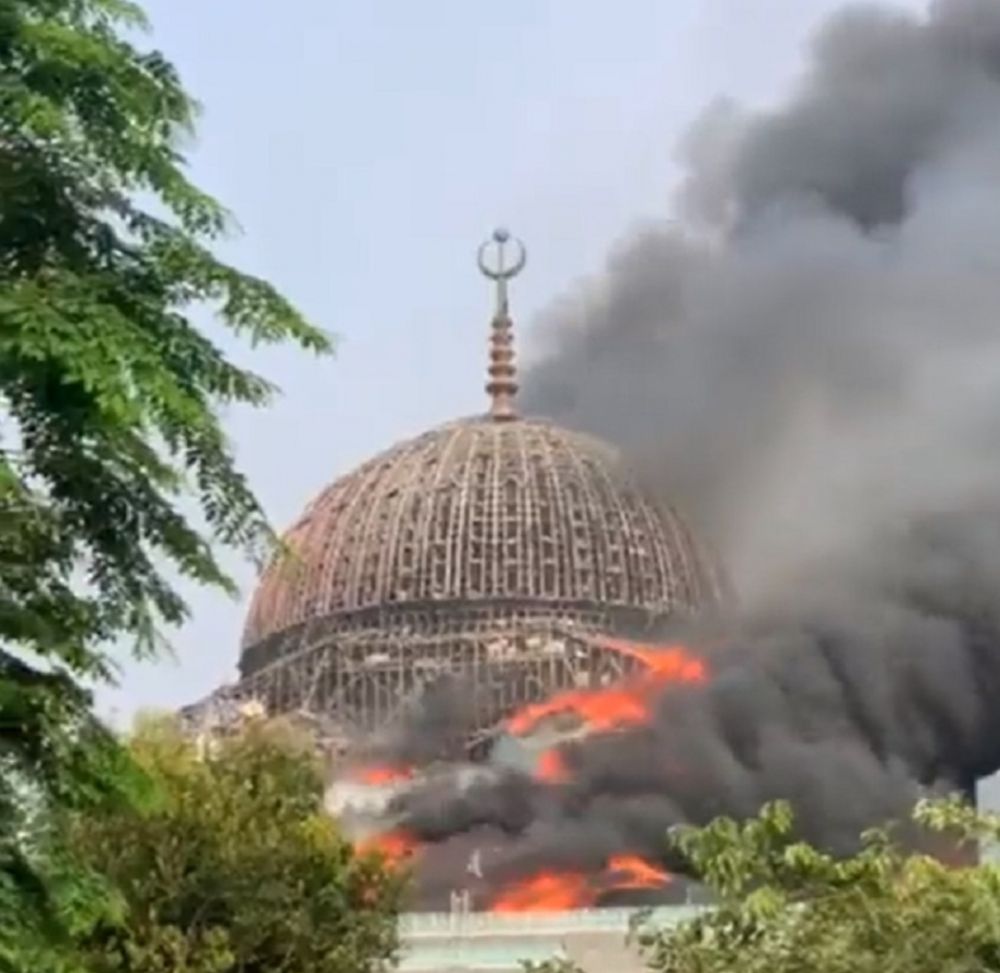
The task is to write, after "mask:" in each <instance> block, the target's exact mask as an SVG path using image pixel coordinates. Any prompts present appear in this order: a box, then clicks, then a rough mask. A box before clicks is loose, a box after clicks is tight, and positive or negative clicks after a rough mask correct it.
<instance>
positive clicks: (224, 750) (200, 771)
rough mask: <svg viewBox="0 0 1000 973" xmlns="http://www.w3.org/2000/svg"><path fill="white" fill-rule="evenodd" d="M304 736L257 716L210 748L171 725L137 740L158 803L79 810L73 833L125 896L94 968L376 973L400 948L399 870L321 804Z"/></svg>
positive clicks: (96, 948)
mask: <svg viewBox="0 0 1000 973" xmlns="http://www.w3.org/2000/svg"><path fill="white" fill-rule="evenodd" d="M307 744H308V741H304V740H301V739H300V738H298V737H297V736H296V735H295V734H294V733H293V732H292V731H291V730H289V728H287V727H285V726H282V725H281V724H276V723H270V724H269V723H265V722H264V721H258V722H255V723H252V724H250V726H249V727H248V729H247V730H246V731H245V732H243V733H241V734H240V735H238V736H235V737H232V738H229V739H224V740H222V741H221V742H220V743H219V744H218V746H216V747H211V748H208V749H200V748H199V747H198V746H197V744H196V743H194V742H191V741H190V740H187V739H185V738H184V737H183V736H181V735H180V733H179V732H178V731H177V729H176V728H175V727H174V726H173V724H172V723H171V722H169V721H161V722H157V723H150V724H147V725H146V726H145V727H144V728H143V729H142V730H141V731H140V732H139V733H138V735H137V736H136V738H135V740H134V741H133V744H132V746H133V750H134V753H135V755H136V758H137V760H138V761H139V763H140V764H141V765H142V766H143V767H144V768H145V769H146V771H147V772H148V774H149V775H150V777H151V778H152V779H153V780H154V781H155V782H156V783H157V785H158V789H159V791H160V794H161V795H162V800H161V803H160V804H159V806H158V807H156V808H155V809H154V810H153V811H152V812H150V813H147V814H136V813H134V812H131V811H130V810H128V809H127V808H126V809H123V810H121V811H119V812H117V813H115V814H112V815H101V816H93V817H83V818H82V819H81V820H80V821H79V823H78V825H77V829H76V833H75V836H74V838H75V840H74V843H75V844H76V846H77V847H79V848H81V849H82V850H83V851H84V853H85V855H86V857H87V860H88V861H89V863H90V864H91V865H92V866H93V868H94V869H95V870H96V871H98V872H101V873H104V874H107V875H109V876H110V877H111V878H112V880H113V881H114V883H115V885H116V887H117V888H119V889H120V890H121V892H122V894H123V895H124V898H125V900H126V901H127V903H128V908H127V914H126V918H125V921H124V923H122V924H117V925H110V926H107V927H105V928H100V929H98V930H97V932H96V933H95V934H94V935H93V936H92V937H91V941H90V950H89V953H88V957H87V958H88V961H89V964H90V969H91V970H93V971H94V973H112V971H115V973H129V971H135V973H140V971H141V973H156V971H162V973H175V971H184V973H228V971H235V970H239V971H241V973H257V971H259V973H368V971H371V970H375V969H378V968H379V967H380V965H381V964H382V963H383V962H385V961H388V960H389V959H391V958H392V956H393V954H394V950H395V946H396V922H395V917H396V910H397V908H398V904H399V897H400V893H401V886H402V878H401V877H400V876H398V875H396V874H395V873H394V872H392V871H391V870H387V869H385V868H383V867H382V865H381V864H380V863H379V862H378V861H377V860H375V859H374V858H367V857H356V856H355V854H354V853H353V851H352V849H351V847H350V845H349V844H348V843H347V842H346V841H344V840H343V839H342V838H341V837H340V836H339V835H338V833H337V829H336V825H335V824H334V822H333V820H332V819H331V818H330V817H329V816H327V815H326V814H325V813H324V812H323V810H322V794H323V786H322V777H321V774H320V772H319V768H318V767H317V765H316V763H315V758H314V757H313V754H312V751H311V750H310V749H309V747H308V745H307Z"/></svg>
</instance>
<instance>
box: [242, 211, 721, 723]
mask: <svg viewBox="0 0 1000 973" xmlns="http://www.w3.org/2000/svg"><path fill="white" fill-rule="evenodd" d="M509 242H510V241H509V237H508V236H507V234H506V233H505V232H503V231H498V232H497V233H496V234H495V235H494V238H493V240H492V241H491V243H490V244H484V246H483V248H482V249H481V250H480V255H479V263H480V268H481V269H482V270H483V272H484V273H485V274H487V276H489V277H491V278H492V279H493V280H494V281H495V282H496V286H497V305H496V312H495V314H494V317H493V322H492V328H491V331H492V334H491V340H490V365H489V381H488V383H487V391H488V393H489V395H490V400H491V406H490V411H489V413H488V414H487V415H485V416H481V417H475V418H471V419H464V420H461V421H458V422H453V423H450V424H448V425H445V426H442V427H440V428H438V429H435V430H432V431H430V432H427V433H425V434H424V435H421V436H418V437H416V438H415V439H412V440H410V441H407V442H404V443H401V444H399V445H396V446H394V447H392V448H391V449H389V450H387V451H386V452H383V453H382V454H380V455H378V456H376V457H375V458H373V459H371V460H369V461H368V462H366V463H364V464H363V465H362V466H361V467H360V468H359V469H357V470H355V471H354V472H352V473H350V474H348V475H347V476H344V477H343V478H341V479H339V480H337V481H336V482H335V483H333V484H332V485H331V486H330V487H328V488H327V489H326V490H324V491H323V492H322V493H320V495H319V496H318V497H317V498H316V499H315V500H314V501H313V502H312V503H311V504H310V506H309V507H308V508H307V510H306V511H305V513H304V514H303V516H302V517H301V519H300V520H299V521H298V523H296V524H295V526H293V527H292V528H291V530H290V531H289V532H288V534H287V535H286V542H287V546H288V548H289V550H290V552H291V556H286V557H283V558H282V559H281V560H280V561H278V562H277V563H275V564H273V565H272V566H271V567H270V568H269V569H268V570H267V572H266V573H265V574H264V577H263V578H262V580H261V582H260V585H259V587H258V589H257V592H256V594H255V596H254V598H253V602H252V605H251V608H250V612H249V616H248V619H247V623H246V630H245V634H244V638H243V646H242V655H241V662H240V670H241V676H242V683H241V685H243V686H248V687H250V688H251V690H252V692H253V694H254V695H256V696H259V697H260V696H262V697H263V698H265V700H266V701H267V703H268V705H269V708H274V709H277V710H280V711H285V710H289V709H298V708H307V709H310V710H312V711H315V712H320V713H324V714H328V715H330V716H332V717H333V718H334V719H335V720H336V722H337V723H338V724H341V725H343V726H345V727H347V728H348V731H350V730H352V729H353V730H354V731H361V732H370V731H371V730H373V729H377V728H378V727H380V726H382V725H384V724H386V723H387V722H389V721H391V720H392V718H393V716H394V714H396V713H398V712H399V709H400V706H402V705H403V704H405V702H406V700H407V699H408V698H410V697H412V696H415V695H417V694H419V693H420V692H421V691H422V690H423V689H425V688H426V687H427V685H428V684H429V683H434V682H436V681H438V680H440V679H442V678H445V677H450V678H463V677H464V678H466V679H468V680H471V682H472V683H473V684H474V687H475V692H474V696H475V699H476V707H477V714H476V717H475V720H474V722H475V723H476V724H478V726H479V727H480V728H485V727H487V726H489V725H490V724H491V723H493V722H495V721H496V720H497V719H498V718H499V717H500V716H502V715H503V714H504V713H505V712H509V710H510V709H511V707H513V706H516V705H521V704H523V703H524V702H527V701H531V700H534V699H540V698H544V697H546V696H548V695H550V694H551V693H552V692H553V691H556V690H558V689H561V688H566V687H570V686H572V687H580V686H583V685H589V684H592V683H594V682H595V681H597V682H598V683H600V682H601V681H608V680H610V679H612V678H618V677H620V675H621V672H620V668H621V666H622V665H624V664H626V663H625V662H623V660H621V659H619V658H617V657H615V658H605V656H606V655H607V650H605V649H603V648H602V647H601V646H600V644H599V642H598V641H596V639H597V637H598V636H600V635H601V634H610V635H614V634H626V633H628V632H634V631H636V630H643V629H647V628H648V627H649V626H650V625H651V624H657V623H660V622H662V621H664V620H666V619H668V618H675V617H683V616H686V615H690V614H691V613H693V612H695V611H697V610H698V609H699V608H701V607H703V606H705V605H706V604H711V603H713V602H715V601H716V600H717V599H718V597H719V585H718V582H717V578H716V575H715V572H714V570H713V568H712V566H711V564H710V563H709V561H708V560H707V558H706V557H705V555H704V554H703V552H702V551H701V549H700V547H699V545H698V544H697V542H696V541H695V539H694V538H693V537H692V535H691V533H690V531H689V530H688V529H687V527H686V526H685V524H684V523H683V521H682V520H681V518H680V517H679V516H678V515H677V514H676V513H675V512H674V511H672V510H670V509H664V508H663V507H661V506H659V505H657V504H656V503H655V502H654V501H653V500H652V499H651V498H650V497H649V496H647V495H646V494H644V493H643V491H642V490H641V488H640V487H639V486H638V485H637V484H636V483H635V482H634V481H633V480H632V479H631V478H630V477H629V476H628V474H627V473H626V471H625V470H624V469H623V468H622V466H621V464H620V463H619V461H618V457H617V455H616V453H615V451H614V450H613V449H612V448H611V447H610V446H608V445H606V444H605V443H602V442H600V441H598V440H595V439H593V438H591V437H589V436H585V435H582V434H579V433H576V432H571V431H569V430H566V429H561V428H558V427H556V426H553V425H551V424H549V423H546V422H543V421H539V420H535V419H525V418H520V417H519V416H518V415H517V413H516V410H515V396H516V392H517V383H516V373H515V368H514V354H513V336H512V323H511V319H510V315H509V310H508V301H507V283H508V281H509V280H510V278H511V277H513V276H514V275H515V274H517V273H518V272H519V271H520V269H521V268H522V267H523V265H524V259H525V252H524V248H523V246H521V245H520V244H519V243H517V244H516V260H515V261H514V263H513V264H510V265H508V264H506V263H505V258H506V257H507V256H508V250H507V244H508V243H509ZM491 244H492V246H493V247H494V248H495V251H494V254H493V255H494V256H495V263H493V264H488V263H487V256H489V253H488V250H489V248H490V246H491Z"/></svg>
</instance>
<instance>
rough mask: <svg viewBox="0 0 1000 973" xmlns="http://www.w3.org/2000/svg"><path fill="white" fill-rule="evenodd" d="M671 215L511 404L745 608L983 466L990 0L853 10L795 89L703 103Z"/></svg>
mask: <svg viewBox="0 0 1000 973" xmlns="http://www.w3.org/2000/svg"><path fill="white" fill-rule="evenodd" d="M681 161H682V162H683V163H684V165H685V166H686V175H685V178H684V180H683V183H682V185H681V188H680V190H679V193H678V205H677V210H678V214H679V221H677V222H673V223H671V224H669V225H665V226H652V227H649V228H647V229H645V230H644V231H643V232H641V233H639V234H637V235H636V236H634V237H633V238H631V239H628V240H626V241H624V242H623V243H621V244H620V245H619V246H618V247H617V248H616V249H615V251H614V253H613V254H612V256H611V257H610V259H609V261H608V265H607V268H606V270H605V272H604V273H603V274H602V275H601V276H599V277H598V278H596V279H594V280H592V281H589V282H588V283H587V284H586V285H585V286H584V287H582V288H581V290H580V292H579V293H577V294H575V295H573V296H572V298H570V299H567V300H564V301H562V302H560V303H559V304H558V305H557V306H556V307H555V308H553V309H552V310H551V311H550V312H549V313H548V314H546V315H545V316H544V320H543V322H542V327H541V332H540V335H541V345H542V350H543V352H544V354H543V357H542V359H541V360H540V361H539V362H538V363H537V365H536V367H534V368H533V370H531V371H530V373H529V374H528V375H527V377H526V379H525V392H524V398H525V408H526V409H529V410H530V411H533V412H538V413H541V414H544V415H549V416H552V417H553V418H555V419H557V420H559V421H560V422H564V423H567V424H570V425H574V426H577V427H581V428H584V429H587V430H590V431H593V432H595V433H598V434H600V435H603V436H605V437H607V438H608V439H610V440H612V441H614V442H616V443H619V444H621V445H624V446H626V447H628V448H629V449H630V450H631V452H632V454H633V455H634V456H639V457H641V458H642V460H643V461H644V463H645V464H646V465H647V469H648V472H649V473H650V475H651V478H652V479H653V482H654V483H655V485H656V486H657V487H659V488H661V489H662V490H663V492H664V493H665V494H667V495H668V496H669V497H670V498H671V500H672V501H674V502H675V503H677V504H679V505H680V506H681V507H683V508H685V509H686V510H687V511H688V513H689V515H690V516H692V517H693V518H694V520H695V521H696V523H697V525H698V526H699V528H700V529H701V531H702V533H703V534H706V535H707V536H708V537H709V539H710V540H712V541H713V542H714V543H715V544H716V546H717V547H718V548H719V550H720V553H721V554H722V555H723V557H724V560H725V563H726V564H727V566H728V567H729V569H730V571H731V572H732V573H733V576H734V580H735V582H736V586H737V588H738V589H739V591H740V592H741V594H742V596H743V597H744V598H746V599H750V600H751V601H757V600H758V599H760V598H762V597H765V596H771V595H775V596H777V597H779V598H781V600H782V601H783V602H784V600H785V595H784V591H785V586H786V584H787V583H788V581H789V579H790V578H794V577H796V576H797V575H798V573H799V572H800V570H801V568H802V565H803V562H805V561H812V560H814V559H816V558H817V557H826V556H827V555H828V554H829V553H830V551H831V550H836V551H845V550H850V551H852V552H853V553H854V554H855V555H857V554H858V553H859V550H860V551H863V549H864V548H865V547H866V546H867V545H866V541H867V538H868V537H869V536H870V534H871V531H872V529H873V528H875V527H879V526H882V525H884V524H886V523H887V522H891V521H893V520H896V521H899V520H902V519H905V518H911V517H912V516H914V515H918V514H921V513H923V512H925V511H928V510H930V511H936V510H952V509H960V508H962V507H964V506H965V505H966V503H967V500H968V497H969V496H970V495H975V494H978V493H986V494H989V493H991V492H993V491H994V490H995V488H996V485H997V484H1000V477H998V475H997V474H998V472H1000V471H998V460H1000V454H998V453H997V451H996V450H993V449H990V448H989V444H990V443H992V442H994V441H995V439H996V437H995V433H996V428H997V425H998V424H1000V410H998V408H997V406H998V405H1000V356H998V355H997V352H998V351H1000V287H998V285H997V275H998V271H1000V192H998V188H1000V177H998V174H1000V5H998V4H997V3H996V2H994V0H946V2H939V3H936V4H934V5H933V6H932V8H931V10H930V12H929V13H928V14H927V16H926V17H925V18H924V19H919V18H917V17H916V16H913V15H909V14H904V13H900V12H896V11H892V10H889V9H885V8H879V7H872V6H868V7H856V8H851V9H849V10H846V11H844V12H842V13H840V14H839V15H837V16H835V17H834V18H833V19H832V20H831V21H830V22H829V23H827V24H826V25H825V26H824V27H823V29H822V30H821V31H820V32H819V34H818V36H817V37H816V39H815V41H814V44H813V57H812V61H811V64H810V67H809V69H808V72H807V74H806V76H805V77H804V78H803V79H802V81H801V83H800V86H799V89H798V91H797V93H796V94H795V96H794V97H793V98H792V99H791V100H790V101H789V102H788V103H787V105H786V106H785V107H783V108H781V109H780V110H778V111H775V112H772V113H769V114H763V115H754V114H751V113H749V112H745V111H742V110H740V109H739V108H737V107H735V106H734V105H732V104H729V103H727V104H723V105H715V106H713V107H712V108H710V109H709V111H708V112H707V113H706V114H705V115H704V116H703V117H702V118H701V119H700V120H699V121H698V122H697V123H696V124H695V126H694V129H693V131H692V133H691V134H690V135H689V136H688V138H687V139H686V140H685V142H684V145H683V148H682V155H681Z"/></svg>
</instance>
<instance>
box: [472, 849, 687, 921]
mask: <svg viewBox="0 0 1000 973" xmlns="http://www.w3.org/2000/svg"><path fill="white" fill-rule="evenodd" d="M670 881H671V877H670V874H669V873H668V872H665V871H663V870H662V869H660V868H657V867H656V866H655V865H652V864H650V863H649V862H647V861H645V860H644V859H642V858H640V857H639V856H638V855H631V854H623V855H616V856H614V857H612V858H610V859H609V860H608V864H607V868H606V869H605V871H604V872H603V873H602V874H600V875H597V876H594V875H587V874H586V873H584V872H551V871H544V872H538V873H537V874H535V875H532V876H530V877H529V878H526V879H522V880H520V881H517V882H514V883H512V884H511V885H509V886H508V887H507V888H505V889H504V890H503V891H502V892H501V893H500V894H499V895H498V896H497V897H496V898H495V899H494V900H493V903H492V905H491V907H490V908H491V911H493V912H564V911H567V910H569V909H587V908H591V907H593V906H594V905H596V904H597V903H598V901H599V900H600V898H601V897H602V896H603V895H606V894H607V893H609V892H614V891H616V890H621V889H658V888H663V887H664V886H665V885H668V884H669V883H670Z"/></svg>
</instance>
